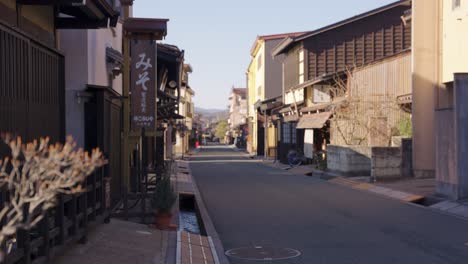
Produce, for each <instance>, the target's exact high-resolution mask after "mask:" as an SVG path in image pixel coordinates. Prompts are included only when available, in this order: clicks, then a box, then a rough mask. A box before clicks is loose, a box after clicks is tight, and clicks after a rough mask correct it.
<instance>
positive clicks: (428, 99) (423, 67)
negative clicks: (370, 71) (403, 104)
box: [412, 0, 468, 199]
mask: <svg viewBox="0 0 468 264" xmlns="http://www.w3.org/2000/svg"><path fill="white" fill-rule="evenodd" d="M467 12H468V1H466V0H453V1H452V0H451V1H437V0H429V1H424V0H414V1H413V8H412V24H413V43H412V46H413V47H412V49H413V55H412V63H413V71H412V74H413V87H412V98H413V109H412V111H413V112H412V115H413V168H414V174H415V176H416V177H434V175H435V178H436V187H437V192H438V193H440V194H443V195H446V196H448V197H450V198H452V199H466V198H468V177H467V175H468V174H467V173H466V172H467V166H466V164H467V163H466V159H467V158H468V156H467V154H466V153H468V152H467V151H466V146H467V142H466V138H467V136H466V135H467V134H468V131H467V129H466V128H467V127H468V120H466V118H465V117H464V116H466V114H467V113H468V109H467V108H466V102H467V100H468V97H467V94H466V92H465V91H466V90H467V88H468V83H467V73H468V64H467V63H466V62H467V61H468V51H467V49H466V43H467V41H468V36H467V34H465V33H466V32H467V30H468V16H467Z"/></svg>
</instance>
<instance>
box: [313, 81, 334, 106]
mask: <svg viewBox="0 0 468 264" xmlns="http://www.w3.org/2000/svg"><path fill="white" fill-rule="evenodd" d="M330 88H331V87H330V86H328V85H314V86H313V87H312V90H313V92H314V96H313V102H314V104H319V103H329V102H330V101H331V98H330Z"/></svg>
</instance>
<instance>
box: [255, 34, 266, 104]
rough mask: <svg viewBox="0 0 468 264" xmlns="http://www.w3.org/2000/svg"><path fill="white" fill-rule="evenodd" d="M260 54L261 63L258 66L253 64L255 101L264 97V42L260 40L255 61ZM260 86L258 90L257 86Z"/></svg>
mask: <svg viewBox="0 0 468 264" xmlns="http://www.w3.org/2000/svg"><path fill="white" fill-rule="evenodd" d="M260 56H261V59H260V60H261V62H262V65H261V67H260V68H259V67H258V66H257V64H256V65H255V70H256V75H255V98H256V100H255V102H257V101H258V100H261V101H263V100H264V97H265V56H266V54H265V42H263V41H262V44H261V46H260V48H259V49H258V52H257V54H256V56H255V58H254V59H255V61H256V62H257V61H258V57H260ZM259 86H261V92H260V93H259V92H258V87H259Z"/></svg>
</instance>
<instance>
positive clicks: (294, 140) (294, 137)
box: [291, 123, 297, 144]
mask: <svg viewBox="0 0 468 264" xmlns="http://www.w3.org/2000/svg"><path fill="white" fill-rule="evenodd" d="M291 143H293V144H296V143H297V131H296V123H292V124H291Z"/></svg>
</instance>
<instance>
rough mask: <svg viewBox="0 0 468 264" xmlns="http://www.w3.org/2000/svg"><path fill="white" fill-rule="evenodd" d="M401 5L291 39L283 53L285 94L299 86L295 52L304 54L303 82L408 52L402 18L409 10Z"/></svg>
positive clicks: (406, 28)
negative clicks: (284, 54) (285, 55)
mask: <svg viewBox="0 0 468 264" xmlns="http://www.w3.org/2000/svg"><path fill="white" fill-rule="evenodd" d="M408 3H410V1H401V2H399V3H398V4H394V6H390V7H387V8H384V9H383V10H381V11H371V12H369V13H367V14H363V15H360V16H357V17H356V18H354V20H353V19H350V21H344V22H339V23H337V24H335V25H332V26H329V27H325V28H323V29H319V30H317V31H314V32H311V33H309V34H305V35H302V36H300V37H297V38H295V39H293V41H292V43H291V44H290V45H288V47H286V48H284V49H283V50H282V52H284V53H286V54H287V57H286V58H285V60H284V62H283V63H284V76H285V80H284V83H285V87H284V88H285V90H289V89H290V88H294V86H296V85H298V80H299V77H298V65H299V63H298V61H299V55H298V52H299V51H300V50H301V49H302V48H303V49H304V51H305V63H304V67H305V69H304V72H305V81H306V82H307V81H313V80H317V79H320V78H323V77H326V76H333V75H335V74H337V73H340V72H343V71H345V70H346V69H352V68H355V67H362V66H365V65H368V64H371V63H374V62H377V61H380V60H382V59H385V58H388V57H391V56H394V55H397V54H399V53H401V52H404V51H406V50H409V49H411V23H405V22H404V21H403V20H402V19H401V17H402V16H403V15H404V14H405V11H407V10H408V9H410V8H411V7H410V5H409V4H408Z"/></svg>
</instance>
